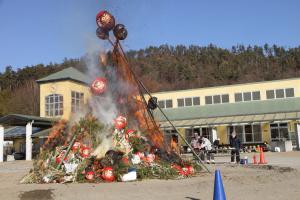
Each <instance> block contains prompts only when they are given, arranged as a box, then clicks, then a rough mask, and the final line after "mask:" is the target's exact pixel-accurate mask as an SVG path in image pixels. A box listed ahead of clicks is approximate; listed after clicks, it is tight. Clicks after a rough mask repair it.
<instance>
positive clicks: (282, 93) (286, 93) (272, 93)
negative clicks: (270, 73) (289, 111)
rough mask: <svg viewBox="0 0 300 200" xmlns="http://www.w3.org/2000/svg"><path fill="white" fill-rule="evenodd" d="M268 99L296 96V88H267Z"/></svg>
mask: <svg viewBox="0 0 300 200" xmlns="http://www.w3.org/2000/svg"><path fill="white" fill-rule="evenodd" d="M266 95H267V99H281V98H289V97H294V88H285V89H276V90H267V92H266Z"/></svg>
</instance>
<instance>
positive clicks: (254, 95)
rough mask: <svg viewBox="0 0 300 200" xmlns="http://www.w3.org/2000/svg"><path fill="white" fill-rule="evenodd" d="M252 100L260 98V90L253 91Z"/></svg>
mask: <svg viewBox="0 0 300 200" xmlns="http://www.w3.org/2000/svg"><path fill="white" fill-rule="evenodd" d="M252 100H260V91H256V92H252Z"/></svg>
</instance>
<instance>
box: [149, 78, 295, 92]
mask: <svg viewBox="0 0 300 200" xmlns="http://www.w3.org/2000/svg"><path fill="white" fill-rule="evenodd" d="M293 80H300V77H296V78H287V79H277V80H268V81H256V82H246V83H235V84H228V85H216V86H208V87H200V88H191V89H179V90H168V91H159V92H153V93H152V95H156V94H167V93H174V92H186V91H198V90H205V89H215V88H228V87H236V86H245V85H253V84H262V83H274V82H275V83H276V82H282V81H293Z"/></svg>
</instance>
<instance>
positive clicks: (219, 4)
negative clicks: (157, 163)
mask: <svg viewBox="0 0 300 200" xmlns="http://www.w3.org/2000/svg"><path fill="white" fill-rule="evenodd" d="M102 9H107V10H108V11H110V12H111V13H112V14H113V15H114V16H115V17H116V20H117V22H118V23H123V24H125V25H126V26H127V28H128V32H129V35H128V38H127V39H126V41H125V42H124V43H123V45H124V47H125V49H127V50H128V49H139V48H144V47H147V46H150V45H154V46H156V45H161V44H170V45H177V44H184V45H190V44H195V45H207V44H210V43H213V44H215V45H217V46H220V47H224V48H230V47H231V46H232V45H236V44H245V45H249V44H251V45H253V44H257V45H263V44H264V43H269V44H277V45H281V46H284V47H286V48H288V47H294V46H299V45H300V21H299V19H300V12H299V9H300V1H297V0H286V1H283V0H248V1H246V0H226V1H225V0H206V1H204V0H186V1H183V0H151V1H150V0H43V1H41V0H26V1H25V0H0V72H3V70H4V68H5V66H8V65H11V66H13V68H14V69H16V68H20V67H24V66H26V65H28V66H30V65H35V64H39V63H43V64H48V63H49V62H54V63H60V62H62V60H63V59H64V58H79V57H80V56H82V55H84V54H85V53H86V52H87V51H89V50H90V49H93V48H98V47H99V48H100V41H99V40H98V39H97V38H96V36H95V29H96V23H95V16H96V14H97V12H98V11H100V10H102Z"/></svg>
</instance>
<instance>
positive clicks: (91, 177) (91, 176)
mask: <svg viewBox="0 0 300 200" xmlns="http://www.w3.org/2000/svg"><path fill="white" fill-rule="evenodd" d="M94 177H95V173H94V172H93V171H87V172H86V173H85V178H86V179H87V180H94Z"/></svg>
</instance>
